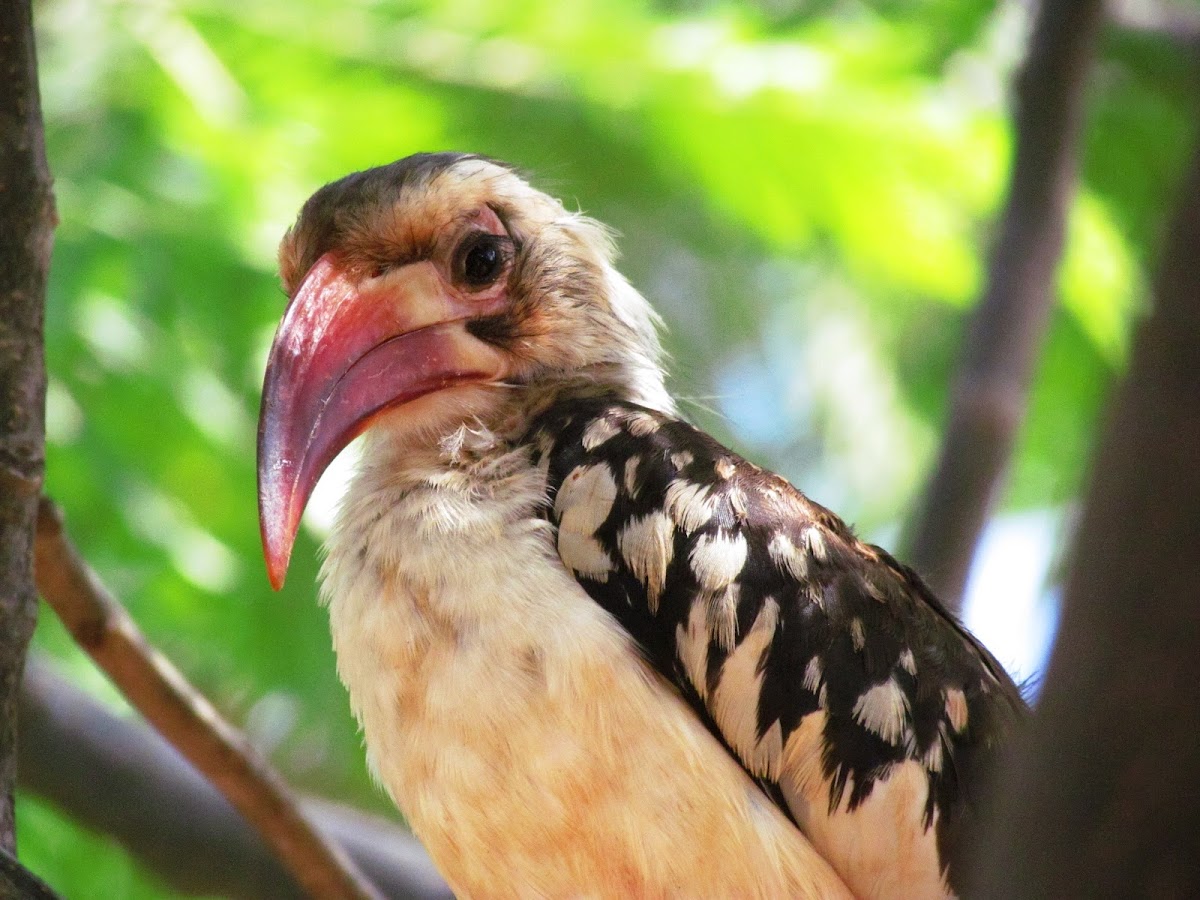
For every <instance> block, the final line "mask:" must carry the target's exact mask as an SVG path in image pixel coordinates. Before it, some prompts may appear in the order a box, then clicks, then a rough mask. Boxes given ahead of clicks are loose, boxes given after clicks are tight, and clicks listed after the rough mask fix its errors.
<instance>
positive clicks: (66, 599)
mask: <svg viewBox="0 0 1200 900" xmlns="http://www.w3.org/2000/svg"><path fill="white" fill-rule="evenodd" d="M36 571H37V585H38V588H39V589H40V591H41V593H42V596H43V597H44V598H45V599H46V602H47V603H49V604H50V606H51V607H52V608H53V609H54V611H55V612H56V613H58V616H59V618H60V619H62V621H63V624H65V625H66V626H67V628H68V629H69V630H70V632H71V634H72V635H73V636H74V638H75V640H76V641H78V642H79V645H80V646H81V647H83V649H84V650H86V651H87V652H88V653H89V654H90V655H91V656H92V658H93V659H94V660H95V661H96V663H97V664H98V665H99V666H100V667H101V668H102V669H104V671H105V672H107V673H108V676H109V677H110V678H111V679H112V680H113V682H114V683H115V684H116V685H117V686H118V687H119V688H120V689H121V691H122V693H124V694H125V696H126V697H127V698H128V699H129V701H130V702H131V703H132V704H133V705H134V706H135V707H136V708H137V709H138V710H139V711H140V712H141V713H142V715H144V716H145V717H146V719H147V720H148V721H149V722H150V723H151V724H153V725H154V727H155V728H157V729H158V730H159V732H160V733H162V735H163V736H164V737H166V738H167V740H169V741H170V742H171V743H173V744H174V745H175V746H176V747H178V748H179V750H180V752H181V753H183V755H184V756H186V757H187V758H188V760H190V761H191V763H192V765H194V766H195V767H196V768H197V769H199V770H200V771H201V772H202V773H203V774H204V775H205V776H206V777H207V778H208V779H209V780H210V781H212V783H213V784H214V785H216V787H217V788H218V789H219V790H220V791H221V793H223V794H224V795H225V796H226V797H227V798H228V799H229V801H230V803H232V804H233V805H234V806H235V807H237V809H238V810H239V811H240V812H241V813H242V815H244V816H245V817H246V819H247V820H249V821H250V823H251V824H253V825H254V826H255V827H256V828H257V829H258V830H259V831H260V832H261V833H262V835H263V837H264V838H265V839H266V841H267V843H268V844H269V845H270V846H271V847H272V849H273V850H274V852H275V853H276V854H277V855H278V856H279V858H280V860H282V861H283V863H284V864H285V865H286V866H287V867H288V869H289V870H290V871H291V872H292V874H293V875H294V876H295V878H296V880H297V881H298V882H299V883H300V884H301V885H303V886H304V888H305V889H306V890H307V891H308V892H309V893H310V894H312V895H313V896H315V897H321V898H327V897H328V898H331V900H332V898H347V900H349V898H354V900H361V898H366V897H378V896H379V895H378V893H377V892H376V891H375V890H374V889H373V888H372V887H371V885H370V884H368V883H367V882H366V881H365V879H363V878H362V876H361V875H359V874H358V872H357V871H356V870H355V868H354V865H353V863H352V862H350V860H349V859H348V858H347V857H346V855H345V854H344V853H343V852H342V851H341V850H340V848H338V847H336V846H335V845H332V844H330V843H329V842H328V841H326V840H325V839H324V838H323V837H322V836H321V835H320V834H319V833H318V832H317V831H316V830H315V829H314V828H313V827H312V825H311V824H310V823H309V822H308V820H307V819H306V818H305V816H304V814H303V813H302V812H301V811H300V809H299V808H298V807H297V805H296V803H295V801H294V800H293V798H292V797H291V795H290V793H289V791H288V788H287V786H286V785H285V784H284V783H283V780H282V779H281V778H280V777H279V775H278V774H276V772H275V771H274V770H273V769H271V767H270V766H269V765H268V764H267V763H266V761H265V760H263V759H262V758H261V757H260V756H259V755H258V753H257V752H256V751H255V750H254V748H253V747H251V746H250V744H249V743H248V742H247V741H246V739H245V738H244V737H243V736H242V735H241V734H240V733H239V732H238V731H237V730H236V729H234V728H233V727H232V726H231V725H229V723H227V722H226V721H225V720H224V719H222V718H221V716H220V714H219V713H218V712H217V711H216V709H214V708H213V707H212V705H211V704H210V703H209V702H208V701H207V700H205V699H204V697H202V696H201V695H200V694H199V693H198V692H197V691H196V690H195V688H193V687H192V686H191V685H190V684H188V683H187V681H186V680H185V679H184V677H183V676H182V675H181V674H180V673H179V671H178V670H177V669H175V668H174V667H173V666H172V665H171V664H170V663H169V662H168V661H167V660H166V658H165V657H163V656H162V654H160V653H158V652H157V651H156V650H154V649H153V648H152V647H151V646H150V645H149V643H148V642H147V641H146V639H145V638H144V637H143V636H142V634H141V632H140V631H138V628H137V626H136V625H135V624H134V622H133V619H131V618H130V616H129V614H128V613H127V612H125V610H124V608H123V607H122V606H121V605H120V604H119V603H118V602H117V601H116V599H115V598H114V597H113V596H112V595H111V594H109V593H108V591H107V590H106V589H105V588H104V586H103V585H102V584H101V583H100V580H99V579H98V578H97V576H96V574H95V573H94V572H93V571H92V570H91V569H90V568H89V567H88V566H87V564H86V563H85V562H84V561H83V560H82V559H81V558H80V556H79V553H78V552H77V551H76V549H75V547H74V546H73V545H72V544H71V543H70V541H69V539H68V538H67V536H66V535H65V534H64V532H63V529H62V519H61V517H60V515H59V513H58V511H57V509H56V508H55V507H54V505H53V504H52V503H51V502H50V501H48V500H43V501H42V504H41V508H40V511H39V515H38V520H37V542H36Z"/></svg>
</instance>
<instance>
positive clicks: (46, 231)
mask: <svg viewBox="0 0 1200 900" xmlns="http://www.w3.org/2000/svg"><path fill="white" fill-rule="evenodd" d="M0 84H2V85H3V86H4V87H3V89H2V90H0V850H4V851H7V852H8V853H9V854H12V853H14V852H15V850H16V823H15V822H14V820H13V788H14V785H15V782H16V740H17V726H16V712H17V710H16V704H17V688H18V686H19V685H20V683H21V670H22V667H23V666H24V662H25V650H26V647H27V646H28V645H29V638H30V636H31V635H32V633H33V625H34V622H35V620H36V616H37V591H36V590H35V589H34V584H33V532H34V525H35V523H36V521H37V501H38V495H39V494H40V493H41V488H42V477H43V473H44V468H45V421H44V409H45V405H46V365H45V360H44V354H43V346H42V325H43V320H44V309H45V297H46V275H47V273H48V272H49V269H50V246H51V242H52V240H53V236H54V226H55V224H56V219H55V214H54V196H53V193H52V192H51V181H50V167H49V165H48V164H47V163H46V146H45V140H44V137H43V133H42V108H41V100H40V98H39V96H38V83H37V60H36V58H35V55H34V44H33V18H32V13H31V11H30V5H29V2H28V0H16V2H8V3H3V4H0Z"/></svg>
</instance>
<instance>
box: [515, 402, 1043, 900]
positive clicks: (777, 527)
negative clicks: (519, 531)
mask: <svg viewBox="0 0 1200 900" xmlns="http://www.w3.org/2000/svg"><path fill="white" fill-rule="evenodd" d="M530 442H531V444H532V446H533V447H534V454H535V457H536V460H537V462H538V463H539V464H540V465H542V466H544V467H545V468H546V470H547V473H548V480H549V484H550V493H549V498H550V507H549V515H550V517H551V519H552V521H553V522H554V523H555V524H556V525H557V526H558V551H559V555H560V556H561V558H562V561H563V563H564V564H565V565H566V566H567V567H568V568H569V569H570V570H571V571H572V572H573V573H574V575H575V577H576V579H577V580H578V581H579V583H580V584H581V585H582V586H583V587H584V589H585V590H586V591H587V592H588V594H589V595H590V596H591V597H592V598H593V599H594V600H595V601H596V602H597V603H599V604H600V605H601V606H603V607H604V608H605V609H607V610H608V611H609V612H610V613H611V614H612V615H613V616H615V617H616V618H617V619H618V620H619V621H620V622H621V623H622V624H623V625H624V626H625V627H626V628H627V629H628V630H629V631H630V632H631V633H632V634H633V635H634V636H635V637H636V638H637V640H638V641H639V642H640V644H641V646H642V647H643V648H644V652H645V653H646V655H647V657H648V659H649V660H651V662H652V663H653V665H654V666H655V667H656V668H657V669H658V670H659V671H660V672H661V673H662V674H663V675H665V676H666V677H667V678H668V679H670V680H671V681H672V682H673V683H674V684H675V685H676V686H677V687H678V688H679V690H680V691H681V692H682V693H683V695H684V696H685V697H686V698H687V699H688V700H689V701H690V702H691V703H692V705H693V706H694V708H695V709H696V712H697V714H698V715H700V716H701V717H703V718H704V719H705V721H706V722H708V723H709V726H710V727H711V728H712V729H713V731H714V732H715V733H716V734H717V736H718V737H719V738H720V739H721V740H722V741H723V742H724V743H725V745H726V747H727V748H728V749H729V750H730V752H731V753H733V754H734V755H736V757H737V758H738V759H739V760H740V761H741V763H742V765H743V766H744V767H745V768H746V769H747V770H748V771H749V772H750V774H751V775H753V776H754V777H755V778H756V779H758V781H759V783H760V784H761V785H762V786H763V788H764V790H765V791H766V792H767V793H768V795H769V796H770V797H771V798H772V799H773V800H774V801H775V802H776V803H778V804H779V805H780V806H781V807H782V808H783V809H784V810H785V811H786V812H787V813H788V814H789V815H790V816H791V817H792V818H793V820H795V821H796V822H797V824H798V825H799V826H800V827H801V828H802V829H804V831H805V832H806V833H807V834H808V835H809V837H810V839H812V840H813V842H814V844H815V845H817V846H818V849H820V850H822V852H823V853H824V854H825V855H826V856H827V857H829V858H830V859H831V861H832V862H834V864H835V867H838V868H839V869H840V870H841V871H842V874H843V876H844V877H847V879H848V881H850V882H851V886H852V887H857V889H858V891H859V892H860V893H863V894H872V895H876V896H884V895H887V894H888V893H890V892H891V888H890V887H889V885H892V884H893V882H894V879H900V881H897V882H894V883H895V884H900V885H905V884H907V885H908V886H909V887H908V890H909V891H910V893H909V895H910V896H917V895H918V892H917V891H914V890H913V886H914V885H918V884H920V883H922V879H929V882H928V883H929V884H930V885H934V884H935V883H936V884H937V885H938V887H939V889H940V892H941V893H946V887H947V882H946V881H945V880H944V876H945V875H946V869H947V866H948V861H949V860H950V859H951V857H952V856H953V855H954V850H955V845H957V844H958V842H959V838H960V836H961V833H962V831H963V827H964V824H965V823H966V822H967V821H968V820H969V819H970V817H971V813H970V810H971V804H970V802H969V798H968V797H967V796H966V794H965V792H966V790H967V783H968V781H969V780H970V779H971V777H972V774H973V772H972V770H974V769H975V768H976V767H979V766H983V765H986V764H987V762H988V760H989V759H990V757H992V756H993V755H994V753H995V750H996V746H997V745H998V744H999V743H1000V742H1001V740H1002V738H1003V737H1004V736H1005V734H1006V733H1007V732H1008V731H1009V730H1010V728H1011V726H1012V724H1013V723H1014V722H1015V721H1016V720H1018V719H1019V718H1020V717H1021V715H1022V713H1023V710H1024V704H1023V702H1022V701H1021V699H1020V696H1019V694H1018V691H1017V689H1016V687H1015V686H1014V685H1013V683H1012V681H1011V679H1010V678H1009V677H1008V675H1007V674H1006V673H1005V672H1004V670H1003V668H1002V667H1001V666H1000V665H999V664H998V663H997V662H996V660H995V659H994V658H993V657H992V656H991V654H989V653H988V652H987V650H986V649H984V647H983V646H982V645H981V644H980V643H979V642H978V641H977V640H976V639H975V638H974V637H973V636H972V635H970V634H969V633H968V632H967V631H966V630H965V629H964V628H963V627H962V626H961V625H959V624H958V622H957V621H956V620H955V619H954V618H953V617H952V616H951V615H950V614H949V613H947V612H946V611H945V609H944V608H943V607H942V606H941V605H940V604H939V603H938V601H937V600H936V599H935V598H934V597H933V596H932V595H931V594H930V592H929V591H928V589H927V588H926V587H925V586H924V585H923V583H922V582H921V581H920V579H919V578H918V577H917V576H916V575H915V574H914V573H912V572H911V571H910V570H908V569H906V568H904V567H903V566H901V565H900V564H899V563H897V562H896V561H895V560H894V559H893V558H892V557H891V556H889V555H888V554H887V553H886V552H884V551H883V550H881V549H879V548H877V547H873V546H869V545H867V544H864V543H862V542H860V541H859V540H858V539H857V538H855V537H854V535H853V534H852V532H851V531H850V529H849V528H848V527H847V526H846V525H845V524H844V523H843V522H842V521H841V520H840V519H838V518H837V517H836V516H834V515H833V514H832V513H830V512H829V511H828V510H826V509H824V508H823V507H821V506H819V505H818V504H816V503H813V502H812V501H810V500H809V499H808V498H806V497H805V496H804V495H803V494H801V493H800V492H799V491H797V490H796V489H795V488H793V487H792V486H791V485H790V484H788V483H787V482H786V481H785V480H783V479H782V478H780V477H779V476H776V475H773V474H771V473H769V472H766V471H764V470H762V469H760V468H759V467H757V466H755V465H753V464H751V463H749V462H747V461H746V460H744V459H742V458H741V457H739V456H737V455H736V454H734V453H732V452H731V451H729V450H727V449H726V448H724V447H722V446H721V445H720V444H718V443H717V442H716V441H715V440H713V439H712V438H710V437H709V436H707V435H706V434H704V433H702V432H700V431H698V430H696V429H695V428H693V427H692V426H690V425H688V424H687V423H685V422H683V421H680V420H678V419H675V418H672V417H669V416H665V415H663V414H661V413H657V412H652V411H649V410H645V409H642V408H640V407H637V406H634V405H632V404H628V403H624V402H620V401H615V400H611V399H609V400H605V399H590V400H577V401H573V402H570V403H559V404H558V405H556V406H555V407H554V408H552V409H550V410H549V411H548V412H547V413H545V414H544V415H542V416H541V417H540V418H539V420H538V421H537V423H536V424H535V425H534V428H533V430H532V431H531V433H530ZM896 858H899V859H900V863H901V864H902V865H909V866H910V867H911V868H912V869H913V871H908V870H905V871H902V872H883V873H880V872H877V871H876V868H878V867H879V866H886V865H888V863H887V860H889V859H891V860H894V859H896ZM839 862H840V863H841V864H840V865H839ZM847 867H849V868H851V869H855V868H856V867H857V869H856V871H854V872H847V871H846V868H847ZM917 870H920V871H917ZM949 877H950V886H951V887H953V882H954V881H956V880H957V879H955V878H954V871H953V870H951V871H950V875H949ZM930 890H931V892H936V891H933V888H932V887H931V889H930ZM900 894H901V895H903V894H904V889H903V888H902V889H901V890H900Z"/></svg>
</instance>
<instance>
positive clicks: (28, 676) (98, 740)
mask: <svg viewBox="0 0 1200 900" xmlns="http://www.w3.org/2000/svg"><path fill="white" fill-rule="evenodd" d="M21 728H22V740H21V753H20V768H19V771H20V786H21V789H22V790H24V791H28V792H30V793H32V794H36V795H37V796H39V797H42V798H43V799H45V800H48V801H49V802H51V803H53V804H54V805H55V806H57V807H58V808H60V809H61V810H63V811H64V812H65V813H66V814H67V815H69V816H70V817H71V818H73V819H75V820H76V821H78V822H79V823H80V824H82V825H84V826H85V827H87V828H91V829H93V830H95V831H99V832H103V833H104V834H106V835H108V836H109V837H112V838H113V839H115V840H116V841H117V842H118V843H120V844H121V845H122V846H123V847H124V848H125V849H126V850H128V851H129V852H130V853H131V854H132V855H133V856H134V857H135V858H136V859H137V860H138V862H139V863H141V864H142V865H143V866H145V868H146V869H148V870H149V871H151V872H154V873H155V874H156V875H158V876H159V878H161V879H162V880H163V881H164V882H166V883H167V884H168V885H170V886H171V888H173V889H174V890H177V891H181V892H185V893H188V894H203V895H208V896H221V897H229V898H233V900H276V898H278V900H298V898H300V897H303V896H304V894H303V892H302V891H301V890H300V887H299V886H298V885H297V884H296V882H295V881H294V880H293V879H292V877H291V876H290V875H289V874H288V873H287V870H286V869H284V868H283V866H282V865H281V864H280V863H279V861H278V860H277V859H276V858H275V857H274V856H273V855H272V853H271V850H270V848H269V847H267V845H266V843H265V842H264V840H263V839H262V837H261V836H260V835H259V834H258V832H257V831H255V830H254V829H253V828H251V827H250V826H249V825H248V824H247V823H246V820H245V819H243V818H242V817H241V816H240V815H239V814H238V813H237V811H236V810H235V809H234V808H233V807H232V806H230V805H229V801H227V800H226V799H225V798H224V797H223V796H221V794H220V793H219V792H218V791H217V790H216V788H214V787H213V786H212V785H211V784H210V783H209V782H208V781H206V780H205V779H204V778H203V777H202V776H201V775H200V774H199V773H197V772H196V770H195V769H194V768H192V766H191V765H189V764H188V762H187V760H185V759H184V758H183V757H182V756H180V754H179V751H178V750H176V749H175V748H174V747H172V746H171V745H170V744H169V743H167V742H166V741H165V740H163V738H162V737H160V736H159V735H158V734H156V733H155V732H154V731H152V730H150V729H149V728H147V727H146V726H145V725H143V724H142V723H140V722H137V721H131V720H126V719H122V718H119V717H118V716H115V715H113V714H112V713H111V712H109V711H108V710H107V709H105V708H104V706H102V705H101V704H100V703H98V702H96V701H95V700H93V699H92V698H91V697H89V696H87V695H86V694H84V693H83V692H82V691H80V690H79V689H78V688H75V687H74V686H72V685H71V684H70V683H69V682H68V681H67V680H66V679H64V678H63V677H62V676H60V675H58V674H56V673H55V672H54V670H53V669H52V667H51V666H50V665H48V664H47V663H45V662H44V661H39V660H38V659H37V658H36V657H31V658H30V660H29V665H28V667H27V669H26V673H25V683H24V686H23V689H22V692H21ZM301 803H302V805H303V807H304V811H305V813H306V814H307V815H308V816H309V818H310V819H312V821H313V822H315V823H316V824H317V826H318V827H319V828H320V830H321V831H322V832H323V833H324V834H325V835H327V836H328V837H329V838H330V839H332V840H334V841H336V842H337V843H338V844H339V845H341V846H342V847H343V848H344V849H345V850H346V852H347V853H349V854H350V856H351V857H352V858H353V859H354V861H355V862H356V863H357V864H358V866H359V868H360V869H362V871H363V872H364V873H365V874H366V875H367V876H368V877H369V878H370V879H371V880H372V881H373V882H374V883H375V885H376V886H377V887H378V888H379V890H380V891H382V892H383V893H384V894H385V895H386V896H387V897H389V898H390V900H450V897H451V893H450V889H449V888H448V887H446V885H445V883H444V882H443V881H442V880H441V877H440V876H439V875H438V874H437V871H436V870H435V869H434V867H433V864H432V863H431V862H430V861H429V858H428V856H426V855H425V851H424V850H423V849H421V846H420V844H418V843H417V841H416V839H415V838H413V836H412V835H411V834H409V833H408V832H407V831H405V830H404V829H403V828H400V827H399V826H397V825H395V824H393V823H391V822H387V821H385V820H383V819H380V818H378V817H375V816H369V815H366V814H364V813H362V812H359V811H358V810H354V809H351V808H348V807H345V806H340V805H338V804H334V803H329V802H327V801H320V800H313V799H303V800H302V801H301ZM0 896H3V894H2V893H0Z"/></svg>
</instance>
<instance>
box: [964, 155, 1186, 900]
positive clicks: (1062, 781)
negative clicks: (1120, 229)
mask: <svg viewBox="0 0 1200 900" xmlns="http://www.w3.org/2000/svg"><path fill="white" fill-rule="evenodd" d="M1198 251H1200V152H1198V153H1197V155H1196V157H1195V159H1194V160H1193V162H1192V168H1191V172H1190V177H1189V180H1188V184H1187V186H1186V189H1185V192H1184V194H1183V205H1182V207H1181V209H1180V211H1179V214H1178V216H1177V217H1176V219H1175V222H1174V225H1173V227H1172V230H1171V232H1170V236H1169V240H1168V243H1167V246H1166V248H1165V254H1164V257H1163V263H1162V268H1161V272H1160V276H1159V279H1158V283H1157V285H1156V292H1155V304H1156V305H1155V309H1154V311H1153V313H1152V314H1151V316H1150V318H1149V319H1147V320H1146V321H1145V323H1144V324H1143V325H1142V326H1141V328H1140V329H1139V331H1138V336H1137V340H1136V343H1135V345H1134V350H1133V358H1132V365H1131V369H1130V373H1129V377H1128V379H1127V381H1126V382H1125V384H1124V385H1123V386H1122V388H1121V390H1120V392H1119V395H1118V397H1117V400H1116V406H1115V408H1114V415H1113V418H1112V421H1111V422H1110V424H1109V428H1108V430H1107V434H1106V437H1105V439H1104V441H1103V444H1102V446H1101V448H1100V452H1099V455H1098V457H1097V460H1096V466H1095V471H1094V475H1093V479H1092V485H1091V490H1090V492H1089V494H1088V499H1087V502H1086V505H1085V507H1084V512H1083V519H1082V522H1081V524H1080V528H1079V533H1078V536H1077V538H1076V544H1075V550H1074V557H1073V561H1072V565H1071V569H1070V574H1069V577H1068V579H1067V585H1066V594H1065V599H1064V609H1063V621H1062V627H1061V631H1060V637H1059V640H1058V643H1057V645H1056V647H1055V649H1054V656H1053V658H1052V660H1051V663H1050V667H1049V671H1048V673H1047V676H1046V689H1045V693H1044V694H1043V697H1042V701H1041V704H1040V706H1039V708H1038V710H1037V714H1036V718H1035V721H1034V727H1033V730H1032V734H1031V735H1030V740H1029V741H1028V742H1027V744H1026V745H1025V746H1024V747H1022V748H1019V749H1018V752H1016V753H1015V754H1014V756H1013V760H1012V764H1011V765H1010V766H1009V767H1008V768H1007V770H1006V772H1005V774H1004V775H1003V776H1002V777H1001V779H1000V782H999V786H1000V791H999V793H998V795H997V796H998V798H999V799H998V814H997V816H996V817H995V820H994V822H993V828H992V829H991V832H990V836H989V837H988V838H987V839H986V840H984V841H983V842H982V843H981V845H980V856H981V859H982V869H981V873H980V874H981V889H980V890H979V892H978V896H984V897H1100V896H1104V897H1200V803H1197V798H1198V797H1200V737H1198V736H1200V587H1198V586H1200V252H1198Z"/></svg>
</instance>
